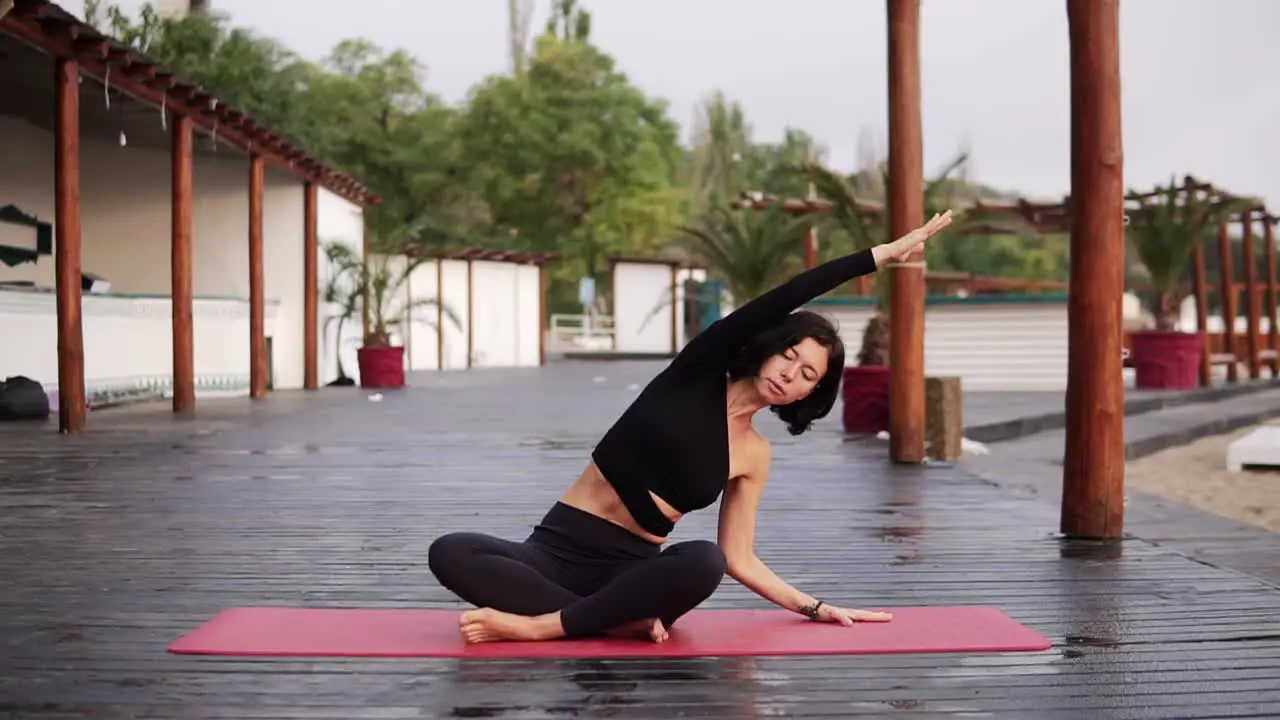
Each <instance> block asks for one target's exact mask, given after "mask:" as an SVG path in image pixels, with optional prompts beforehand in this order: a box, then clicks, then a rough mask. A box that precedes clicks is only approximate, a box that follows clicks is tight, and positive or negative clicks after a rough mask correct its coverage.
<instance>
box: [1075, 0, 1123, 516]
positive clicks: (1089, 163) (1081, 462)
mask: <svg viewBox="0 0 1280 720" xmlns="http://www.w3.org/2000/svg"><path fill="white" fill-rule="evenodd" d="M1067 20H1068V28H1069V33H1070V48H1071V213H1072V218H1071V259H1072V260H1071V275H1070V286H1069V291H1068V293H1069V294H1068V301H1067V303H1068V304H1067V313H1068V316H1067V317H1068V320H1067V323H1068V330H1067V333H1068V351H1067V362H1068V365H1067V378H1068V379H1067V392H1066V415H1067V417H1066V447H1065V452H1064V456H1063V475H1062V480H1063V489H1062V513H1061V531H1062V533H1063V534H1064V535H1067V536H1069V537H1084V538H1095V539H1113V538H1118V537H1120V535H1121V532H1122V531H1123V524H1124V464H1125V451H1124V384H1123V378H1122V375H1121V373H1122V360H1121V350H1122V347H1123V345H1122V343H1123V335H1122V323H1121V319H1122V309H1121V301H1122V298H1123V296H1124V268H1125V262H1124V251H1125V238H1124V184H1123V183H1124V146H1123V142H1122V136H1121V122H1120V2H1119V0H1067Z"/></svg>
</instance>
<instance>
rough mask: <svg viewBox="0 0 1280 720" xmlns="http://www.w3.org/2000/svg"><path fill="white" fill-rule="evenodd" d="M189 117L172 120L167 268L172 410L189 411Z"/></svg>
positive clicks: (192, 369) (192, 367) (192, 374)
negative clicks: (170, 308) (170, 299)
mask: <svg viewBox="0 0 1280 720" xmlns="http://www.w3.org/2000/svg"><path fill="white" fill-rule="evenodd" d="M192 155H193V149H192V135H191V118H190V117H189V116H187V115H177V116H175V117H174V119H173V151H172V153H171V157H170V161H171V167H172V172H173V179H172V186H171V190H172V193H173V196H172V199H171V205H170V209H171V213H172V216H173V217H172V219H173V227H172V233H171V238H170V257H169V265H170V271H171V273H172V288H171V290H170V293H171V294H172V296H173V411H174V412H190V411H192V410H194V409H195V406H196V358H195V347H194V337H195V332H194V330H193V329H192V326H191V323H192V321H191V305H192V299H191V295H192V288H191V285H192V279H191V253H192V235H191V233H192V229H191V226H192V220H191V184H192V180H191V175H192V168H191V165H192Z"/></svg>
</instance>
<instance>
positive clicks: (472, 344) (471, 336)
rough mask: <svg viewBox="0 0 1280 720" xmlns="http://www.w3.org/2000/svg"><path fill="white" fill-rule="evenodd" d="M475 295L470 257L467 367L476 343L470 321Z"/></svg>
mask: <svg viewBox="0 0 1280 720" xmlns="http://www.w3.org/2000/svg"><path fill="white" fill-rule="evenodd" d="M475 297H476V293H475V272H474V264H473V263H472V262H471V258H467V367H468V368H470V367H471V362H472V360H471V356H472V354H473V353H474V352H475V345H476V337H475V335H476V333H475V323H474V322H472V318H473V317H475V313H474V312H472V309H473V308H474V305H475Z"/></svg>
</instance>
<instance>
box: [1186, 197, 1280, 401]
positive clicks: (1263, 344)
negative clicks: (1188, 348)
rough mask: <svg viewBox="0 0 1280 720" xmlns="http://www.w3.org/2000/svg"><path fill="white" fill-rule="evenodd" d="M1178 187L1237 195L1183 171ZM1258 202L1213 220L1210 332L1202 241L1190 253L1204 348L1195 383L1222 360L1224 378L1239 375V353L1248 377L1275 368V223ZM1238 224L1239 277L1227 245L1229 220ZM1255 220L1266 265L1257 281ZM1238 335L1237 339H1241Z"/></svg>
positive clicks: (1279, 364)
mask: <svg viewBox="0 0 1280 720" xmlns="http://www.w3.org/2000/svg"><path fill="white" fill-rule="evenodd" d="M1179 190H1180V192H1182V193H1184V194H1186V196H1188V197H1191V196H1198V195H1202V194H1203V195H1204V196H1205V197H1207V198H1208V199H1210V200H1243V198H1241V197H1240V196H1237V195H1233V194H1231V193H1228V192H1226V191H1224V190H1221V189H1219V188H1216V187H1214V186H1213V185H1212V184H1210V183H1207V182H1203V181H1200V180H1197V179H1196V178H1194V177H1192V176H1190V175H1188V176H1186V178H1185V179H1184V181H1183V183H1182V186H1181V187H1180V188H1179ZM1277 220H1278V219H1277V218H1276V216H1275V215H1272V214H1271V213H1270V212H1269V211H1268V210H1267V208H1266V206H1265V205H1264V204H1263V203H1261V202H1247V203H1246V204H1245V207H1244V208H1243V209H1242V210H1241V211H1240V212H1239V213H1238V214H1236V215H1235V216H1234V217H1230V218H1227V220H1226V221H1225V222H1223V223H1222V224H1220V225H1219V226H1218V238H1217V240H1218V276H1219V282H1218V295H1219V299H1220V300H1221V305H1222V323H1223V328H1222V332H1221V333H1210V332H1209V330H1208V320H1209V293H1210V289H1211V286H1210V283H1209V282H1208V279H1207V277H1206V271H1205V253H1204V244H1203V243H1201V244H1197V245H1196V247H1195V250H1194V254H1193V255H1192V274H1191V293H1192V295H1193V296H1194V297H1195V300H1196V328H1197V330H1198V331H1199V333H1200V338H1201V342H1202V343H1203V348H1204V351H1203V353H1201V356H1200V384H1201V385H1202V386H1205V387H1208V386H1209V385H1210V384H1211V383H1212V375H1213V367H1214V366H1216V365H1224V366H1225V367H1226V372H1227V381H1228V382H1233V383H1234V382H1237V381H1238V380H1239V363H1240V360H1241V357H1242V356H1243V359H1244V362H1245V367H1246V368H1247V369H1248V373H1249V378H1250V379H1253V380H1257V379H1258V378H1259V377H1261V368H1262V365H1263V363H1264V362H1265V363H1266V364H1267V365H1269V367H1270V371H1271V376H1272V377H1275V376H1276V375H1277V374H1280V354H1278V353H1277V351H1278V350H1280V337H1278V334H1280V333H1278V332H1277V330H1278V329H1277V327H1276V300H1277V297H1280V295H1278V292H1277V291H1278V289H1280V288H1278V287H1277V281H1276V240H1275V226H1276V222H1277ZM1235 223H1239V224H1240V235H1241V262H1242V263H1243V264H1244V271H1243V272H1244V282H1243V283H1241V282H1240V281H1238V280H1237V279H1236V273H1235V267H1234V266H1235V259H1234V253H1232V251H1231V232H1230V226H1231V225H1232V224H1235ZM1259 226H1261V231H1262V244H1263V257H1264V258H1265V263H1266V266H1267V270H1266V278H1265V280H1263V283H1265V284H1263V285H1260V284H1259V279H1258V272H1257V268H1258V262H1257V249H1256V248H1255V243H1254V241H1255V239H1256V237H1257V236H1256V235H1255V232H1256V231H1257V230H1258V229H1259ZM1242 290H1243V291H1244V294H1245V302H1246V304H1247V305H1246V308H1245V335H1244V338H1240V337H1239V336H1238V335H1237V333H1236V318H1238V317H1239V315H1240V310H1239V294H1240V292H1241V291H1242ZM1264 304H1265V307H1266V308H1267V321H1268V325H1269V327H1268V330H1267V336H1266V338H1265V339H1264V338H1263V337H1262V307H1264ZM1241 340H1243V342H1241Z"/></svg>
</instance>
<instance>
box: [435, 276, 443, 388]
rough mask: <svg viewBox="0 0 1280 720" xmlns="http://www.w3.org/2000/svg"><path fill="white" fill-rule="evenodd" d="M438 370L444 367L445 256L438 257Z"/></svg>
mask: <svg viewBox="0 0 1280 720" xmlns="http://www.w3.org/2000/svg"><path fill="white" fill-rule="evenodd" d="M436 300H437V301H438V302H436V370H443V369H444V258H442V257H437V258H436Z"/></svg>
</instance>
